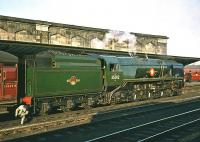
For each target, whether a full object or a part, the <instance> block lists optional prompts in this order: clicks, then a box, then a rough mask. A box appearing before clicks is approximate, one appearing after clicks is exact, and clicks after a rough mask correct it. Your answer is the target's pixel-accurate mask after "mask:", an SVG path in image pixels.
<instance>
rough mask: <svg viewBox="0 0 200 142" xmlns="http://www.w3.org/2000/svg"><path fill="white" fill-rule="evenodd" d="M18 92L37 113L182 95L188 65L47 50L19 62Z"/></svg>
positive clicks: (137, 58)
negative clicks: (184, 67) (21, 62)
mask: <svg viewBox="0 0 200 142" xmlns="http://www.w3.org/2000/svg"><path fill="white" fill-rule="evenodd" d="M19 70H20V73H19V93H20V94H21V95H20V99H21V101H22V102H23V103H25V104H27V105H29V106H30V108H32V109H33V112H34V113H42V114H44V113H47V112H49V111H50V110H52V109H55V108H56V109H61V110H63V111H66V110H69V109H73V108H75V107H77V106H79V107H86V108H88V107H92V106H96V105H102V104H110V103H122V102H130V101H138V100H144V99H151V98H152V99H153V98H157V97H162V96H171V95H178V94H180V93H181V88H182V87H183V86H184V78H183V65H182V64H180V63H177V62H176V61H172V60H161V59H148V58H141V57H138V56H112V55H97V54H88V55H73V54H67V53H61V52H54V51H45V52H41V53H38V54H36V55H34V56H26V57H25V58H24V63H23V65H19Z"/></svg>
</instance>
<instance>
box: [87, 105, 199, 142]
mask: <svg viewBox="0 0 200 142" xmlns="http://www.w3.org/2000/svg"><path fill="white" fill-rule="evenodd" d="M199 113H200V108H199V109H194V110H191V111H187V112H184V113H180V114H176V115H173V116H170V117H166V118H163V119H159V120H155V121H152V122H148V123H145V124H142V125H139V126H136V127H130V128H128V129H124V130H120V131H117V132H115V133H111V134H107V135H104V136H101V137H98V138H94V139H91V140H87V142H95V141H98V142H105V141H106V142H110V141H115V142H122V141H126V142H128V141H137V142H149V141H151V142H155V141H160V140H163V141H176V140H177V138H178V137H182V136H183V135H182V134H181V135H177V134H176V132H177V131H179V130H180V129H184V128H185V127H189V126H190V127H191V126H195V125H198V124H200V116H199ZM198 126H199V125H198ZM192 128H193V127H192ZM173 133H174V134H176V137H169V134H173Z"/></svg>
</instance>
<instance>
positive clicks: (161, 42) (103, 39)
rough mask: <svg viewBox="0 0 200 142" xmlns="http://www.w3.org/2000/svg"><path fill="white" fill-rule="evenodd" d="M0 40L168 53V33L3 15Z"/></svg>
mask: <svg viewBox="0 0 200 142" xmlns="http://www.w3.org/2000/svg"><path fill="white" fill-rule="evenodd" d="M0 40H10V41H23V42H31V43H42V44H52V45H64V46H72V47H73V46H74V47H83V48H97V49H104V50H116V51H126V52H136V53H148V54H159V55H167V40H168V37H167V36H161V35H150V34H142V33H134V32H130V33H127V32H123V31H115V30H109V29H100V28H92V27H83V26H76V25H68V24H60V23H53V22H47V21H39V20H30V19H22V18H16V17H9V16H0Z"/></svg>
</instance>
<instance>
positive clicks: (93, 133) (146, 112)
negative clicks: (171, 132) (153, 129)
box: [14, 100, 200, 142]
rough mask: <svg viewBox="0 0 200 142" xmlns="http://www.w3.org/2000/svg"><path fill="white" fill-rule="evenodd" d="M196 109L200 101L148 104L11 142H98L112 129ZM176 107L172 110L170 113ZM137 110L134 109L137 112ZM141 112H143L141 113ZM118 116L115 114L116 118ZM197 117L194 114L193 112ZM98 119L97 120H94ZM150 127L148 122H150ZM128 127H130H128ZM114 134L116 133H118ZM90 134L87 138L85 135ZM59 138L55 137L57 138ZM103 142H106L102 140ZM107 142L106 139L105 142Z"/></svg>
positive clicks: (111, 132) (199, 105) (111, 131)
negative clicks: (75, 125) (162, 104)
mask: <svg viewBox="0 0 200 142" xmlns="http://www.w3.org/2000/svg"><path fill="white" fill-rule="evenodd" d="M199 107H200V100H196V101H191V102H184V103H181V104H166V106H159V105H158V106H156V105H152V106H151V105H150V106H146V107H144V108H143V107H139V108H135V109H134V108H132V111H131V109H129V110H123V111H115V113H116V114H114V113H113V112H111V113H104V114H102V115H100V114H98V115H94V116H92V119H91V122H90V123H87V124H84V125H80V126H77V127H72V128H68V129H67V128H65V129H61V130H56V131H52V132H47V133H44V134H38V135H33V136H29V137H26V138H19V139H15V140H14V141H20V142H21V141H24V140H26V141H27V140H28V141H30V142H31V141H40V140H41V139H42V140H43V141H49V142H51V141H52V142H53V141H56V140H57V141H66V140H67V141H73V142H74V141H98V140H100V139H98V138H99V137H102V136H107V134H113V133H116V131H115V130H118V131H122V130H126V129H128V128H130V126H132V127H137V126H141V125H143V124H148V123H150V122H154V121H155V120H162V119H164V118H169V117H171V116H173V115H178V114H181V113H185V112H187V111H191V110H195V109H196V110H197V109H198V108H199ZM174 108H176V110H174ZM137 109H138V110H137ZM142 109H143V110H142ZM117 114H118V115H117ZM197 114H198V113H197ZM98 117H99V118H98ZM150 124H151V123H150ZM132 127H131V128H132ZM118 131H117V132H118ZM88 134H90V135H88ZM57 136H59V138H58V137H57ZM102 141H104V140H102ZM105 141H107V140H105ZM108 141H109V140H108Z"/></svg>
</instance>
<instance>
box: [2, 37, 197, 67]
mask: <svg viewBox="0 0 200 142" xmlns="http://www.w3.org/2000/svg"><path fill="white" fill-rule="evenodd" d="M47 50H59V51H61V52H67V53H72V54H99V55H113V56H130V54H129V53H128V52H124V51H112V50H102V49H92V48H82V47H74V46H62V45H52V44H41V43H30V42H21V41H8V40H0V51H5V52H8V53H10V54H13V55H15V56H18V57H20V56H23V55H34V54H37V53H39V52H41V51H47ZM133 56H139V57H143V58H147V57H148V58H155V59H165V60H166V59H167V60H175V61H177V62H179V63H182V64H183V65H188V64H190V63H194V62H197V61H200V58H196V57H181V56H169V55H155V54H144V53H135V54H134V55H133Z"/></svg>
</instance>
